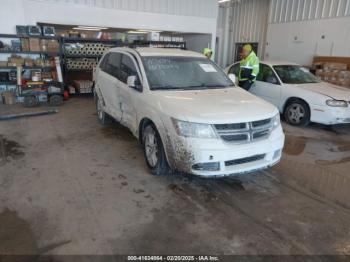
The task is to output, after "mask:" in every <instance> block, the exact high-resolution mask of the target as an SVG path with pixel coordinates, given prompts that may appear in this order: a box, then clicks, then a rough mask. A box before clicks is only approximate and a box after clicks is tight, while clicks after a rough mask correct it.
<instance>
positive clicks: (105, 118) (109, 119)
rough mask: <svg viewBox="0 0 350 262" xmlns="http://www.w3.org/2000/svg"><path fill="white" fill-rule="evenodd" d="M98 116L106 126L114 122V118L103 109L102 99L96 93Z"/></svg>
mask: <svg viewBox="0 0 350 262" xmlns="http://www.w3.org/2000/svg"><path fill="white" fill-rule="evenodd" d="M96 111H97V118H98V121H99V122H100V124H101V125H103V126H106V125H109V124H111V123H112V122H113V118H112V117H111V116H110V115H109V114H107V113H106V112H105V111H103V108H102V100H101V99H100V98H99V97H98V96H97V95H96Z"/></svg>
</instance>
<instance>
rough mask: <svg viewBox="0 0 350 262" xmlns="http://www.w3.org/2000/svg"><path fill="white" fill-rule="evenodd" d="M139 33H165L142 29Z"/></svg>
mask: <svg viewBox="0 0 350 262" xmlns="http://www.w3.org/2000/svg"><path fill="white" fill-rule="evenodd" d="M137 31H138V32H145V33H161V32H163V31H157V30H144V29H140V30H137Z"/></svg>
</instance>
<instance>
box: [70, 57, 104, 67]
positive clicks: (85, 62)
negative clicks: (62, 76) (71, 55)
mask: <svg viewBox="0 0 350 262" xmlns="http://www.w3.org/2000/svg"><path fill="white" fill-rule="evenodd" d="M97 62H98V61H97V59H95V58H78V59H67V62H66V65H67V69H68V70H91V69H93V68H94V67H96V66H97Z"/></svg>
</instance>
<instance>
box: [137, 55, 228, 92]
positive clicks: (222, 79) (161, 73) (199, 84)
mask: <svg viewBox="0 0 350 262" xmlns="http://www.w3.org/2000/svg"><path fill="white" fill-rule="evenodd" d="M143 63H144V67H145V71H146V75H147V79H148V83H149V85H150V88H151V90H169V89H182V90H193V89H214V88H225V87H229V86H233V85H234V84H233V83H232V81H231V80H230V79H229V78H228V77H227V76H226V74H225V73H224V72H223V71H222V70H221V69H220V68H219V67H218V66H217V65H216V64H214V63H213V62H212V61H210V60H209V59H206V58H197V57H178V56H177V57H175V56H173V57H168V56H167V57H160V56H157V57H144V58H143Z"/></svg>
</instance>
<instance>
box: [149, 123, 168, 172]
mask: <svg viewBox="0 0 350 262" xmlns="http://www.w3.org/2000/svg"><path fill="white" fill-rule="evenodd" d="M149 135H153V136H154V139H155V140H154V145H155V146H156V150H157V152H156V155H157V159H156V161H152V160H151V159H150V155H149V154H150V150H151V149H150V144H149V143H148V141H147V139H149V138H148V136H149ZM142 146H143V153H144V156H145V160H146V164H147V166H148V168H149V169H150V171H151V173H152V174H153V175H155V176H160V175H168V174H170V173H171V169H170V167H169V164H168V161H167V158H166V155H165V151H164V146H163V143H162V139H161V137H160V135H159V133H158V131H157V129H156V127H155V126H154V125H153V124H148V125H147V126H145V128H144V129H143V132H142Z"/></svg>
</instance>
